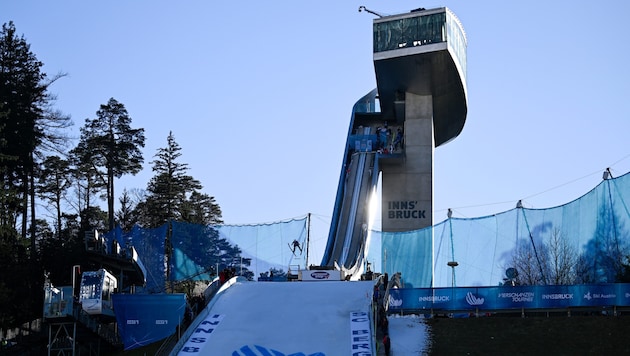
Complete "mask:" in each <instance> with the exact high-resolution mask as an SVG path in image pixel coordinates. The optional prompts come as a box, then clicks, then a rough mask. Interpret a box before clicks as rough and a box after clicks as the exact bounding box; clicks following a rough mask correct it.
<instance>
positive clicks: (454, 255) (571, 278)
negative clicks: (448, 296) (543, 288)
mask: <svg viewBox="0 0 630 356" xmlns="http://www.w3.org/2000/svg"><path fill="white" fill-rule="evenodd" d="M628 202H630V175H629V174H625V175H623V176H621V177H617V178H609V179H606V180H603V181H602V182H601V183H600V184H599V185H598V186H597V187H595V188H594V189H593V190H591V191H590V192H588V193H586V194H585V195H583V196H582V197H580V198H578V199H576V200H574V201H572V202H569V203H567V204H564V205H561V206H557V207H553V208H548V209H527V208H522V207H516V208H514V209H512V210H509V211H506V212H502V213H499V214H495V215H490V216H484V217H479V218H472V219H462V218H449V219H447V220H445V221H442V222H440V223H438V224H436V225H434V226H433V227H430V228H426V229H422V230H418V231H413V232H408V233H404V234H403V233H396V234H393V233H382V236H381V233H378V232H373V234H372V235H373V236H372V238H373V241H372V244H371V246H373V248H372V249H371V250H370V253H369V255H368V259H375V258H376V257H375V256H378V255H380V256H381V261H380V262H381V263H382V270H383V272H387V273H389V274H392V273H395V272H401V273H402V278H403V281H404V283H405V286H408V287H416V288H421V287H450V286H453V285H456V286H495V285H499V284H502V283H519V284H528V285H531V284H579V283H610V282H615V281H617V280H618V274H619V273H620V272H621V263H626V262H627V261H626V260H625V258H626V256H628V255H629V254H630V230H629V229H630V213H629V210H628ZM380 239H382V242H381V244H379V242H378V240H380ZM431 241H433V246H432V250H433V252H432V258H431V257H427V253H426V251H427V249H428V248H429V247H428V246H429V245H430V243H431ZM379 245H380V246H381V249H380V251H379V250H378V248H377V247H374V246H379ZM449 262H457V266H456V267H452V265H453V264H452V263H451V264H450V265H449ZM508 268H515V269H516V270H517V272H518V276H517V277H516V278H513V279H507V276H506V270H507V269H508ZM427 276H432V277H427Z"/></svg>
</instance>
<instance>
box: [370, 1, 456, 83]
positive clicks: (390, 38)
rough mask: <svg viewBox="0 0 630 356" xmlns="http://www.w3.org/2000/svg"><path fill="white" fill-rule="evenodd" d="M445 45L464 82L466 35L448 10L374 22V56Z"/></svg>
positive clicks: (399, 16) (392, 17)
mask: <svg viewBox="0 0 630 356" xmlns="http://www.w3.org/2000/svg"><path fill="white" fill-rule="evenodd" d="M442 42H446V43H447V45H448V48H449V50H451V51H452V52H453V54H454V57H455V58H456V59H457V62H458V65H459V67H460V71H461V73H462V74H463V79H464V80H465V79H466V43H467V41H466V33H465V32H464V28H463V26H462V24H461V22H460V21H459V19H458V18H457V17H456V16H455V14H453V12H451V11H450V10H449V9H448V8H439V9H432V10H423V11H414V12H410V13H407V14H403V15H396V16H388V17H383V18H381V19H377V20H375V21H374V53H378V52H385V51H392V50H399V49H404V48H409V47H418V46H424V45H429V44H436V43H442Z"/></svg>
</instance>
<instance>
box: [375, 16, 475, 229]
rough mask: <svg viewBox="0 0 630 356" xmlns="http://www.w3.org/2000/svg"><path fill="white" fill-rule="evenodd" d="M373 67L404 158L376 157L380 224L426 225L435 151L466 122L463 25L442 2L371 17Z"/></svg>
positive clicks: (429, 217) (428, 223)
mask: <svg viewBox="0 0 630 356" xmlns="http://www.w3.org/2000/svg"><path fill="white" fill-rule="evenodd" d="M374 68H375V72H376V82H377V88H378V89H377V90H378V98H379V102H380V106H381V115H382V117H383V119H384V120H386V121H388V122H390V123H394V125H402V126H403V127H404V130H403V132H404V150H403V151H402V157H401V158H400V159H387V157H385V156H384V155H383V158H384V159H381V160H380V168H381V171H382V194H383V195H382V229H383V231H384V232H400V231H410V230H417V229H421V228H424V227H428V226H432V225H433V150H434V148H435V147H438V146H440V145H443V144H445V143H447V142H449V141H450V140H452V139H454V138H455V137H457V135H459V133H460V132H461V131H462V129H463V127H464V122H465V121H466V113H467V107H468V105H467V99H466V94H467V93H466V91H467V88H466V35H465V32H464V28H463V26H462V24H461V23H460V21H459V20H458V19H457V17H456V16H455V15H454V14H453V13H452V12H451V11H450V10H449V9H448V8H438V9H431V10H419V11H412V12H410V13H407V14H402V15H395V16H387V17H382V18H377V19H375V20H374ZM390 126H391V124H390Z"/></svg>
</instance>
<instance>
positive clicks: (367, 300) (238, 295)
mask: <svg viewBox="0 0 630 356" xmlns="http://www.w3.org/2000/svg"><path fill="white" fill-rule="evenodd" d="M373 286H374V284H373V282H371V281H365V282H342V281H326V282H235V283H234V284H233V285H231V286H230V287H229V288H226V289H224V290H222V291H220V292H219V294H218V295H217V296H216V297H215V298H216V299H214V300H213V301H212V302H211V303H210V304H209V306H208V308H209V310H208V313H207V315H205V316H204V314H200V316H199V317H198V318H197V319H196V320H195V322H194V323H193V325H192V326H191V328H189V332H187V335H188V334H189V336H187V338H186V339H185V340H182V341H184V342H183V343H182V345H180V346H179V347H178V348H176V350H173V354H175V353H176V354H177V355H228V356H338V355H357V356H367V355H372V354H373V352H374V350H373V345H372V337H371V333H372V332H373V331H372V330H371V327H370V321H369V313H370V305H371V302H372V290H373Z"/></svg>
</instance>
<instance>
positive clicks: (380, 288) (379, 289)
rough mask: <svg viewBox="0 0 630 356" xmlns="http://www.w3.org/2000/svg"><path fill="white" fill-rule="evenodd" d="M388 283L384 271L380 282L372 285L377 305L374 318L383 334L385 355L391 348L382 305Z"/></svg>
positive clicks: (386, 320)
mask: <svg viewBox="0 0 630 356" xmlns="http://www.w3.org/2000/svg"><path fill="white" fill-rule="evenodd" d="M388 283H389V278H388V275H387V273H385V274H384V275H383V279H382V280H381V282H380V283H378V284H377V285H375V286H374V292H373V298H374V303H376V305H378V308H377V315H376V318H377V319H376V320H377V322H378V323H377V326H378V330H377V331H378V333H380V334H381V335H383V348H384V349H385V355H386V356H389V354H390V349H391V340H390V338H389V320H388V319H387V311H386V310H385V308H384V307H383V297H384V296H385V290H386V289H387V284H388Z"/></svg>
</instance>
